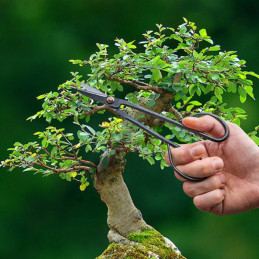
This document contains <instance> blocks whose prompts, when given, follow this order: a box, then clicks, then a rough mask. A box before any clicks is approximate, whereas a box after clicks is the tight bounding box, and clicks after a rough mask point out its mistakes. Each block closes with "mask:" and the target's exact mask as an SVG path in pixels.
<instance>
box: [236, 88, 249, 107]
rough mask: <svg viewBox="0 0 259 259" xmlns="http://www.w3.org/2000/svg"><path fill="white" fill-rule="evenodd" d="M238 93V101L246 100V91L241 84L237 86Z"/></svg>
mask: <svg viewBox="0 0 259 259" xmlns="http://www.w3.org/2000/svg"><path fill="white" fill-rule="evenodd" d="M238 93H239V94H240V102H241V103H244V102H245V101H246V96H247V94H246V91H245V89H244V88H243V87H242V86H239V87H238Z"/></svg>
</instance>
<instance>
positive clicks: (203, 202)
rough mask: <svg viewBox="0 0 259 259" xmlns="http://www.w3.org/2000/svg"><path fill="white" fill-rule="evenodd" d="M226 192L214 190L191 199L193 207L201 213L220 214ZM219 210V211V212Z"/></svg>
mask: <svg viewBox="0 0 259 259" xmlns="http://www.w3.org/2000/svg"><path fill="white" fill-rule="evenodd" d="M225 196H226V192H225V190H223V189H216V190H213V191H211V192H207V193H204V194H201V195H198V196H195V197H194V198H193V203H194V205H195V206H196V207H197V208H198V209H199V210H201V211H207V212H213V213H215V214H220V213H221V212H222V210H221V209H222V204H221V202H222V201H223V200H224V199H225ZM220 210H221V211H220Z"/></svg>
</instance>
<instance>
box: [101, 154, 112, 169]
mask: <svg viewBox="0 0 259 259" xmlns="http://www.w3.org/2000/svg"><path fill="white" fill-rule="evenodd" d="M109 164H110V156H109V155H106V156H105V157H104V158H103V159H102V167H103V168H104V169H105V168H107V167H108V165H109Z"/></svg>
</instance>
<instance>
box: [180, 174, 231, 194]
mask: <svg viewBox="0 0 259 259" xmlns="http://www.w3.org/2000/svg"><path fill="white" fill-rule="evenodd" d="M225 183H226V177H225V175H224V174H222V173H221V174H220V173H218V174H215V175H213V176H211V177H208V178H207V179H206V180H204V181H202V182H190V181H185V182H184V184H183V191H184V192H185V193H186V194H187V195H188V196H190V197H195V196H197V195H201V194H204V193H207V192H210V191H213V190H216V189H220V188H223V187H224V186H225Z"/></svg>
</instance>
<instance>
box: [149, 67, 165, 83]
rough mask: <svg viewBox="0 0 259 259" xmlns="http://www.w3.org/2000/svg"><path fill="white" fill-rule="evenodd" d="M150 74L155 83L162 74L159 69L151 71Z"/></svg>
mask: <svg viewBox="0 0 259 259" xmlns="http://www.w3.org/2000/svg"><path fill="white" fill-rule="evenodd" d="M151 72H152V75H153V78H154V80H155V81H156V82H158V81H159V80H160V79H161V78H162V74H161V71H160V70H159V69H151Z"/></svg>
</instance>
